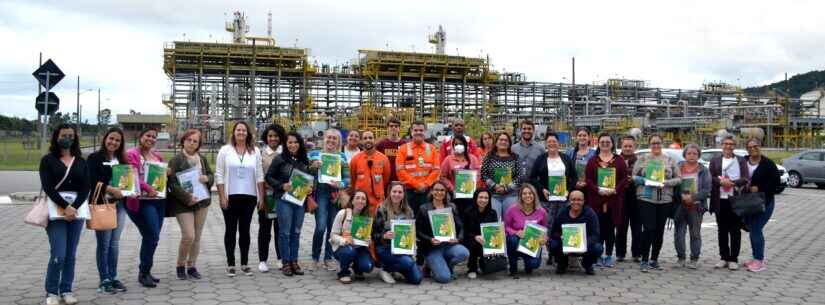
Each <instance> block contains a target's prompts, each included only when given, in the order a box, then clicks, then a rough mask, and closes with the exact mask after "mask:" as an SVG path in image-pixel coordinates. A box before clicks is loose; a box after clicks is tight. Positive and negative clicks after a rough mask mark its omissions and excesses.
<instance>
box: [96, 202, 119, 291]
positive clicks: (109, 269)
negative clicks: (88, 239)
mask: <svg viewBox="0 0 825 305" xmlns="http://www.w3.org/2000/svg"><path fill="white" fill-rule="evenodd" d="M116 215H117V228H114V229H112V230H108V231H95V237H97V255H96V260H97V272H98V274H99V275H100V281H101V282H103V281H105V280H110V281H113V280H116V279H117V256H118V252H119V249H120V247H119V244H120V233H122V232H123V228H124V227H125V226H126V223H124V221H125V218H126V207H124V206H123V201H122V200H120V201H118V202H117V214H116Z"/></svg>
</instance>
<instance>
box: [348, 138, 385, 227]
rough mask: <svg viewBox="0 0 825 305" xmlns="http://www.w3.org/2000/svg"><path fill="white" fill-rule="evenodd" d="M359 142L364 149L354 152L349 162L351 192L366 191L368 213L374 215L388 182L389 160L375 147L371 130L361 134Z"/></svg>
mask: <svg viewBox="0 0 825 305" xmlns="http://www.w3.org/2000/svg"><path fill="white" fill-rule="evenodd" d="M361 144H363V145H364V150H362V151H361V152H359V153H357V154H355V156H353V157H352V161H350V164H349V171H350V175H352V183H351V184H350V185H351V186H352V189H353V191H352V193H355V191H363V192H365V193H367V202H368V203H369V209H370V215H375V211H377V210H378V207H379V206H381V203H382V202H384V190H385V189H386V186H387V184H389V183H390V177H391V174H392V172H391V171H390V160H389V159H388V158H387V156H385V155H384V154H382V153H381V152H379V151H377V150H376V149H375V134H374V133H373V132H372V131H371V130H368V131H364V133H362V134H361Z"/></svg>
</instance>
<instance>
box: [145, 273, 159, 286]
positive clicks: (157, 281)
mask: <svg viewBox="0 0 825 305" xmlns="http://www.w3.org/2000/svg"><path fill="white" fill-rule="evenodd" d="M147 275H148V276H149V278H150V279H152V282H155V284H157V283H160V279H158V278H156V277H155V276H154V275H152V274H151V273H147Z"/></svg>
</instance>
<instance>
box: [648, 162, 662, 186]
mask: <svg viewBox="0 0 825 305" xmlns="http://www.w3.org/2000/svg"><path fill="white" fill-rule="evenodd" d="M645 179H647V180H650V181H652V182H658V183H665V164H664V162H662V160H648V161H647V167H645Z"/></svg>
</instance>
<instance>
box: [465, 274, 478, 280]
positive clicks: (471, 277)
mask: <svg viewBox="0 0 825 305" xmlns="http://www.w3.org/2000/svg"><path fill="white" fill-rule="evenodd" d="M477 277H478V274H476V273H475V272H468V273H467V278H468V279H471V280H474V279H476V278H477Z"/></svg>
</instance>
